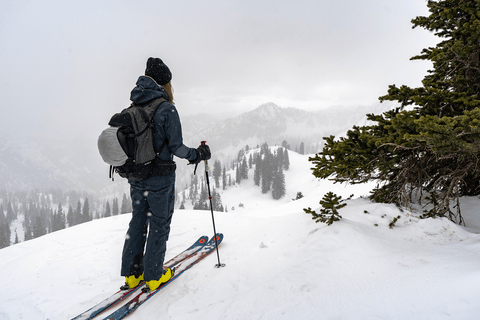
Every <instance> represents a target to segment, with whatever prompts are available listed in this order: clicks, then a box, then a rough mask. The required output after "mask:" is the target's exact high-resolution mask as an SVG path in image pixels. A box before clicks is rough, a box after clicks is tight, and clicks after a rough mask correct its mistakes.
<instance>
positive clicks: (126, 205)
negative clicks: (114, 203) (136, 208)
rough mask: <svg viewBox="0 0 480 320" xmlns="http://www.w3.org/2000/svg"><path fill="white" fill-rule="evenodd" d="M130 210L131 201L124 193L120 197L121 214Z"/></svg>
mask: <svg viewBox="0 0 480 320" xmlns="http://www.w3.org/2000/svg"><path fill="white" fill-rule="evenodd" d="M128 212H132V201H131V200H130V199H128V198H127V195H126V194H125V193H124V194H123V198H122V209H121V210H120V213H121V214H125V213H128Z"/></svg>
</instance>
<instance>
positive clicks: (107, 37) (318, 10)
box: [0, 0, 436, 138]
mask: <svg viewBox="0 0 480 320" xmlns="http://www.w3.org/2000/svg"><path fill="white" fill-rule="evenodd" d="M425 4H426V3H425V1H422V0H388V1H385V0H365V1H356V0H343V1H338V0H323V1H318V0H313V1H307V0H297V1H285V0H284V1H278V0H276V1H258V0H255V1H250V0H241V1H240V0H232V1H194V0H180V1H168V2H167V1H149V0H145V1H92V0H82V1H61V0H45V1H10V0H3V1H1V2H0V70H1V72H0V95H1V97H2V99H1V104H2V116H1V117H0V134H4V135H5V134H12V133H13V134H15V135H24V136H31V137H42V136H54V137H62V138H65V137H83V135H87V136H88V137H90V138H93V137H96V136H98V134H99V131H101V129H103V128H104V127H105V126H106V123H107V122H108V119H109V117H110V116H111V114H113V113H114V112H118V111H119V110H121V109H123V108H124V107H127V106H128V105H129V93H130V90H131V89H132V88H133V87H134V84H135V82H136V79H137V77H138V76H139V75H141V74H143V72H144V70H145V62H146V60H147V58H148V57H150V56H155V57H160V58H162V59H163V60H164V61H165V63H166V64H167V65H168V66H169V67H170V69H171V70H172V72H173V80H172V84H173V86H174V88H175V101H176V105H177V108H178V110H179V112H180V115H181V116H185V115H194V114H197V113H223V114H225V115H230V114H231V115H233V114H239V113H241V112H245V111H249V110H252V109H254V108H256V107H257V106H259V105H260V104H262V103H265V102H268V101H272V102H274V103H276V104H278V105H279V106H281V107H296V108H301V109H305V110H317V109H321V108H326V107H331V106H354V105H369V104H373V103H376V102H377V101H378V97H379V96H381V95H384V94H385V93H386V91H387V88H388V85H389V84H393V83H395V84H408V85H412V86H418V85H420V81H421V79H422V78H423V76H424V75H425V72H426V70H427V69H428V68H429V67H430V65H429V64H428V63H426V62H418V61H409V58H410V57H412V56H414V55H416V54H418V53H420V52H421V49H422V48H424V47H428V46H432V45H435V43H436V39H435V37H434V36H433V35H432V34H430V33H428V32H427V31H425V30H423V29H413V30H412V28H411V23H410V20H411V19H412V18H415V17H416V16H418V15H426V14H428V11H427V8H426V6H425Z"/></svg>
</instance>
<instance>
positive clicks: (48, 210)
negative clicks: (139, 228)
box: [0, 142, 290, 248]
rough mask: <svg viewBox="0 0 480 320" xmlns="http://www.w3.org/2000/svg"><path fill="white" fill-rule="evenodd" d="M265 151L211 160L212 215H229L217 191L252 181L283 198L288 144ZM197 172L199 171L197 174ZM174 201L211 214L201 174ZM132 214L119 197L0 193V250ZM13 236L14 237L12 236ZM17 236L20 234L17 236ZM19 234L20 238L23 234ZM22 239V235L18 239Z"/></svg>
mask: <svg viewBox="0 0 480 320" xmlns="http://www.w3.org/2000/svg"><path fill="white" fill-rule="evenodd" d="M284 144H285V146H282V147H269V146H268V145H267V144H266V143H264V144H263V145H262V146H261V147H260V146H257V148H256V149H253V150H252V149H250V148H249V147H248V146H246V147H245V148H243V149H242V150H240V151H239V152H238V154H237V156H236V157H235V159H234V160H233V161H231V162H229V163H228V164H226V165H225V164H224V165H222V163H221V162H220V161H219V160H216V161H214V162H213V166H212V168H211V169H210V175H211V179H210V191H211V196H212V208H213V210H214V211H220V212H224V211H227V210H228V209H227V206H226V205H225V204H223V203H222V199H221V191H222V190H226V189H228V188H229V187H232V186H235V185H238V184H241V183H242V181H244V180H247V179H253V180H254V184H255V185H256V186H258V187H259V192H262V193H268V192H270V193H271V195H272V198H273V199H280V198H282V197H284V196H285V175H284V171H285V170H288V168H289V165H290V161H289V157H288V150H287V148H286V146H288V144H286V142H285V143H284ZM199 172H200V171H199ZM185 189H186V190H185V191H184V192H182V193H181V194H180V196H178V197H177V201H181V204H180V209H184V208H185V204H186V202H187V201H190V203H191V205H192V208H193V209H194V210H209V209H210V201H209V195H208V187H207V184H206V181H205V177H204V175H202V174H198V172H197V175H192V176H191V181H190V186H186V187H185ZM128 212H132V203H131V200H130V198H129V197H128V196H127V195H126V194H123V198H122V199H121V201H120V200H119V199H118V198H113V199H111V200H107V201H106V202H103V203H98V201H97V200H95V199H94V197H93V196H91V195H87V194H79V193H78V192H76V191H68V192H65V191H63V190H60V189H51V190H46V191H43V192H40V191H38V190H35V191H30V192H26V191H15V192H7V191H6V190H0V248H4V247H8V246H10V245H11V244H13V243H18V242H19V239H23V241H27V240H30V239H34V238H38V237H40V236H43V235H45V234H47V233H50V232H55V231H58V230H62V229H65V228H68V227H72V226H75V225H78V224H81V223H85V222H88V221H92V220H93V219H100V218H106V217H110V216H115V215H118V214H124V213H128ZM14 221H17V222H16V223H18V224H20V223H21V227H20V228H14V227H12V223H13V222H14ZM12 232H14V233H15V234H13V235H12ZM19 233H20V234H19ZM22 233H23V234H22ZM22 236H23V237H22Z"/></svg>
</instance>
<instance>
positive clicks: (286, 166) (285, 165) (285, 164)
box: [283, 149, 290, 171]
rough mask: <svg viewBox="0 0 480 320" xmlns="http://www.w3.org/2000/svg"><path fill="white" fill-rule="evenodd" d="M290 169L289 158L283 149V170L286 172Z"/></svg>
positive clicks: (286, 151)
mask: <svg viewBox="0 0 480 320" xmlns="http://www.w3.org/2000/svg"><path fill="white" fill-rule="evenodd" d="M289 168H290V157H289V156H288V150H287V149H285V152H284V153H283V169H285V171H287V170H288V169H289Z"/></svg>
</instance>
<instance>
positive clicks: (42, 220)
mask: <svg viewBox="0 0 480 320" xmlns="http://www.w3.org/2000/svg"><path fill="white" fill-rule="evenodd" d="M42 211H43V212H46V211H45V210H41V211H40V214H37V215H36V216H35V219H34V223H33V238H38V237H41V236H43V235H46V234H47V224H48V223H47V219H46V217H45V215H44V214H42Z"/></svg>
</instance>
